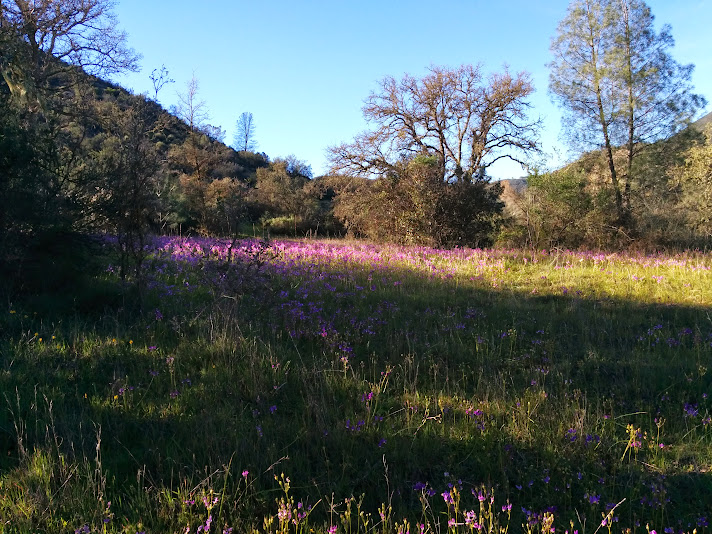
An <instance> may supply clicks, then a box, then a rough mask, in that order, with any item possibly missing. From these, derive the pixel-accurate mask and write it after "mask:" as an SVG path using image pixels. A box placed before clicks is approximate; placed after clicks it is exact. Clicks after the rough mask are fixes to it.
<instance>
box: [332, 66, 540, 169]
mask: <svg viewBox="0 0 712 534" xmlns="http://www.w3.org/2000/svg"><path fill="white" fill-rule="evenodd" d="M533 91H534V87H533V85H532V83H531V78H530V76H529V75H528V74H527V73H519V74H516V75H512V74H510V73H509V71H508V70H505V71H504V72H502V73H495V74H491V75H489V76H487V77H485V76H484V75H483V74H482V67H481V66H480V65H476V66H473V65H462V66H460V67H458V68H454V69H451V68H445V67H435V66H433V67H430V68H429V69H428V73H427V74H426V75H425V76H423V77H422V78H415V77H413V76H410V75H406V76H404V77H403V78H402V79H401V80H396V79H395V78H393V77H387V78H385V79H383V80H382V81H381V82H380V84H379V90H378V91H376V92H373V93H372V94H371V95H370V96H369V97H368V99H367V100H366V104H365V106H364V107H363V114H364V117H365V118H366V119H367V120H368V121H369V122H371V123H372V124H374V126H375V128H374V129H372V130H370V131H367V132H365V133H362V134H361V135H359V136H357V137H356V138H355V139H354V141H353V142H351V143H344V144H341V145H338V146H334V147H331V148H329V150H328V153H329V159H330V161H331V165H332V168H333V170H334V171H335V172H342V173H346V174H352V175H361V176H364V175H376V176H384V175H387V174H388V173H391V172H393V171H394V170H395V169H396V166H397V164H398V162H399V161H401V160H404V159H406V160H407V159H410V158H412V157H415V156H417V155H422V154H427V155H431V156H435V157H437V158H438V160H439V162H440V169H441V178H442V179H443V180H444V181H448V182H457V181H464V182H472V181H477V180H484V179H485V175H486V170H487V168H488V167H489V166H490V165H492V164H493V163H495V162H496V161H498V160H500V159H510V160H514V161H516V162H519V163H521V164H526V163H527V158H528V157H529V156H531V155H533V154H536V153H538V152H539V148H538V131H539V126H540V122H539V121H538V120H532V119H529V118H528V117H527V112H528V110H529V108H530V104H529V102H528V101H527V98H528V97H529V96H530V95H531V94H532V93H533Z"/></svg>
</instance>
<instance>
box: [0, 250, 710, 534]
mask: <svg viewBox="0 0 712 534" xmlns="http://www.w3.org/2000/svg"><path fill="white" fill-rule="evenodd" d="M198 244H200V245H201V246H202V247H204V248H203V250H205V252H199V251H198V249H197V248H195V247H194V249H193V254H187V253H186V252H185V250H186V249H185V248H184V249H183V253H181V254H178V252H176V251H175V250H174V254H173V256H170V255H169V254H168V253H167V252H163V253H159V254H157V255H156V256H155V257H154V258H153V260H152V261H151V262H150V265H149V266H148V270H147V273H146V276H147V286H146V287H148V290H147V293H146V295H144V297H143V299H142V300H143V303H142V305H141V306H138V305H137V304H136V299H135V298H133V297H132V296H131V295H132V293H131V289H130V288H127V289H123V288H122V287H121V285H120V282H119V280H118V279H117V278H115V276H114V275H113V274H112V273H111V272H107V273H106V274H105V275H103V276H101V277H99V278H98V279H96V280H95V281H94V282H93V283H92V284H90V285H88V286H87V287H84V288H83V289H81V291H80V292H77V293H76V294H73V293H71V292H67V293H64V294H62V295H54V296H52V295H50V296H43V297H32V298H29V297H26V298H24V299H20V300H16V301H11V302H8V303H7V305H6V307H5V308H4V309H3V310H2V311H0V333H1V335H0V395H1V396H2V398H0V403H1V404H2V409H0V532H3V533H4V532H48V533H49V532H73V531H77V530H78V529H79V530H80V531H86V532H127V533H131V534H134V533H136V532H144V531H145V532H147V533H159V532H160V533H162V532H186V529H188V530H187V531H189V532H197V531H198V528H199V527H201V526H202V527H203V529H202V530H205V527H206V521H207V520H208V517H210V523H209V524H208V525H207V526H208V529H209V530H208V531H209V532H223V531H227V530H228V529H229V528H233V529H234V532H243V531H252V530H253V529H257V530H260V531H263V532H264V531H269V532H278V531H279V532H286V531H287V530H289V531H292V532H309V531H310V529H315V530H316V531H326V530H327V529H328V528H329V527H330V526H335V527H338V532H351V533H356V532H370V531H378V532H398V531H402V532H405V531H406V530H410V532H413V533H415V532H416V531H420V528H421V527H420V526H419V525H423V528H424V529H425V530H426V531H432V532H444V531H446V530H448V531H451V532H454V531H458V532H466V531H467V532H469V531H472V530H473V529H474V526H473V525H474V523H473V522H477V523H478V524H480V525H481V530H487V531H488V532H499V529H500V528H508V529H509V530H511V531H512V532H519V531H531V532H534V531H536V532H543V531H544V530H547V529H549V528H550V527H551V526H554V527H556V529H557V530H562V531H563V530H565V529H568V530H570V531H571V530H578V531H579V532H580V533H584V532H590V533H593V532H595V531H596V530H597V529H599V527H600V525H601V522H602V519H603V518H606V517H607V518H608V521H607V523H608V524H607V525H605V526H603V527H600V529H601V530H607V529H610V530H615V531H616V532H617V531H619V530H625V529H628V528H630V529H631V531H632V532H633V531H638V532H644V531H645V529H646V524H648V525H649V526H650V529H657V530H658V531H659V532H662V531H663V530H664V529H666V528H667V529H670V528H672V529H673V531H674V532H679V531H689V532H691V531H692V530H693V529H694V528H697V531H698V532H704V531H707V530H708V527H706V526H704V524H705V522H706V521H708V520H709V519H711V518H712V512H710V510H711V509H712V507H711V506H710V504H709V503H711V502H712V475H711V474H710V467H711V466H712V422H711V421H710V412H711V411H712V400H710V398H709V397H708V395H710V394H712V370H711V369H710V367H711V366H712V345H711V343H712V319H711V318H710V305H711V304H712V271H711V270H710V267H712V258H711V257H709V256H702V255H694V254H690V255H686V256H684V257H683V256H680V257H675V258H669V257H662V256H661V257H628V256H619V255H616V256H604V255H593V254H576V253H568V252H565V251H552V252H549V253H532V252H526V251H517V250H513V251H455V252H449V253H447V252H438V251H432V250H428V249H406V248H397V247H373V246H366V245H359V244H358V243H356V244H354V243H350V244H343V245H339V244H334V243H324V242H310V243H306V244H300V243H298V242H275V243H272V244H271V246H269V247H254V248H249V249H248V248H245V249H243V250H241V251H240V252H239V253H238V255H237V258H236V259H235V260H234V261H233V263H232V264H231V265H230V266H229V267H228V266H227V265H226V263H225V259H224V257H222V258H221V257H220V254H221V253H222V252H224V251H222V252H221V249H219V248H217V249H214V251H213V253H212V254H211V253H209V252H208V251H209V245H210V243H208V242H207V241H203V242H200V243H198ZM287 478H288V479H289V481H287ZM443 493H444V494H445V496H443ZM480 496H481V497H482V500H480V498H479V497H480ZM446 500H448V501H452V502H451V503H450V504H446ZM508 502H509V503H510V504H511V505H512V508H511V517H510V512H509V511H507V509H506V506H507V503H508ZM109 503H111V504H110V505H109ZM299 503H301V504H299ZM384 503H385V504H384ZM619 503H620V504H619ZM607 505H608V508H607ZM614 505H618V506H616V507H615V509H614V510H613V512H612V513H611V514H610V515H609V514H608V511H609V508H610V506H614ZM310 507H313V508H312V509H311V510H310V511H308V512H307V510H309V509H310ZM503 507H505V510H504V511H503ZM468 512H470V515H469V516H468V515H467V513H468ZM298 516H299V517H298ZM289 517H291V518H292V521H291V522H290V521H288V518H289ZM613 518H615V521H613ZM295 520H296V521H295ZM448 520H451V521H452V524H451V526H450V527H448ZM406 523H407V525H406ZM81 529H83V530H81Z"/></svg>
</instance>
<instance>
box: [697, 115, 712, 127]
mask: <svg viewBox="0 0 712 534" xmlns="http://www.w3.org/2000/svg"><path fill="white" fill-rule="evenodd" d="M710 123H712V112H710V113H708V114H707V115H705V116H704V117H702V118H701V119H698V120H696V121H695V122H693V123H692V126H693V127H694V128H696V129H698V130H702V129H704V127H705V126H707V125H708V124H710Z"/></svg>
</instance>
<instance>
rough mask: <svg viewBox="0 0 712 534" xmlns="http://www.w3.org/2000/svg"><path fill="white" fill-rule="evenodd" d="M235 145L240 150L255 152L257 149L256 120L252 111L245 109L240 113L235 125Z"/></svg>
mask: <svg viewBox="0 0 712 534" xmlns="http://www.w3.org/2000/svg"><path fill="white" fill-rule="evenodd" d="M233 147H234V148H235V150H237V151H238V152H248V151H249V152H254V151H255V150H257V141H256V140H255V121H254V119H253V117H252V113H250V112H248V111H245V112H243V113H241V114H240V117H239V118H238V119H237V124H236V125H235V139H234V142H233Z"/></svg>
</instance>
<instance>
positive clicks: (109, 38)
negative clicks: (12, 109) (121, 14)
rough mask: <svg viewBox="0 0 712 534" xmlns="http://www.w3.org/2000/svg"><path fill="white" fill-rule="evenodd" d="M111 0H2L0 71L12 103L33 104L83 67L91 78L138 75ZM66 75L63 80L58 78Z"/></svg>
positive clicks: (133, 58)
mask: <svg viewBox="0 0 712 534" xmlns="http://www.w3.org/2000/svg"><path fill="white" fill-rule="evenodd" d="M112 7H113V2H112V1H111V0H2V1H1V2H0V48H1V50H0V51H1V52H2V53H0V70H1V71H2V76H3V79H4V80H5V83H6V84H7V86H8V87H9V89H10V91H11V93H12V95H13V98H14V99H15V100H17V101H19V102H21V103H25V104H29V105H34V104H35V103H36V102H37V101H38V100H41V94H42V92H43V91H44V90H46V89H47V88H48V87H49V84H50V82H52V84H53V90H55V91H56V90H57V87H58V85H59V86H60V87H61V85H62V84H66V83H68V82H70V81H71V80H70V78H68V77H67V76H66V74H68V73H71V72H72V70H73V67H81V68H82V69H83V70H84V71H85V72H87V73H89V74H93V75H104V76H106V75H111V74H115V73H118V72H123V71H127V70H130V71H135V70H138V59H139V57H140V56H139V55H138V54H136V52H134V51H133V50H132V49H131V48H129V47H128V46H127V45H126V34H125V33H124V32H122V31H120V30H119V29H118V25H117V20H116V17H115V15H114V13H113V12H112ZM62 75H64V76H62Z"/></svg>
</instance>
